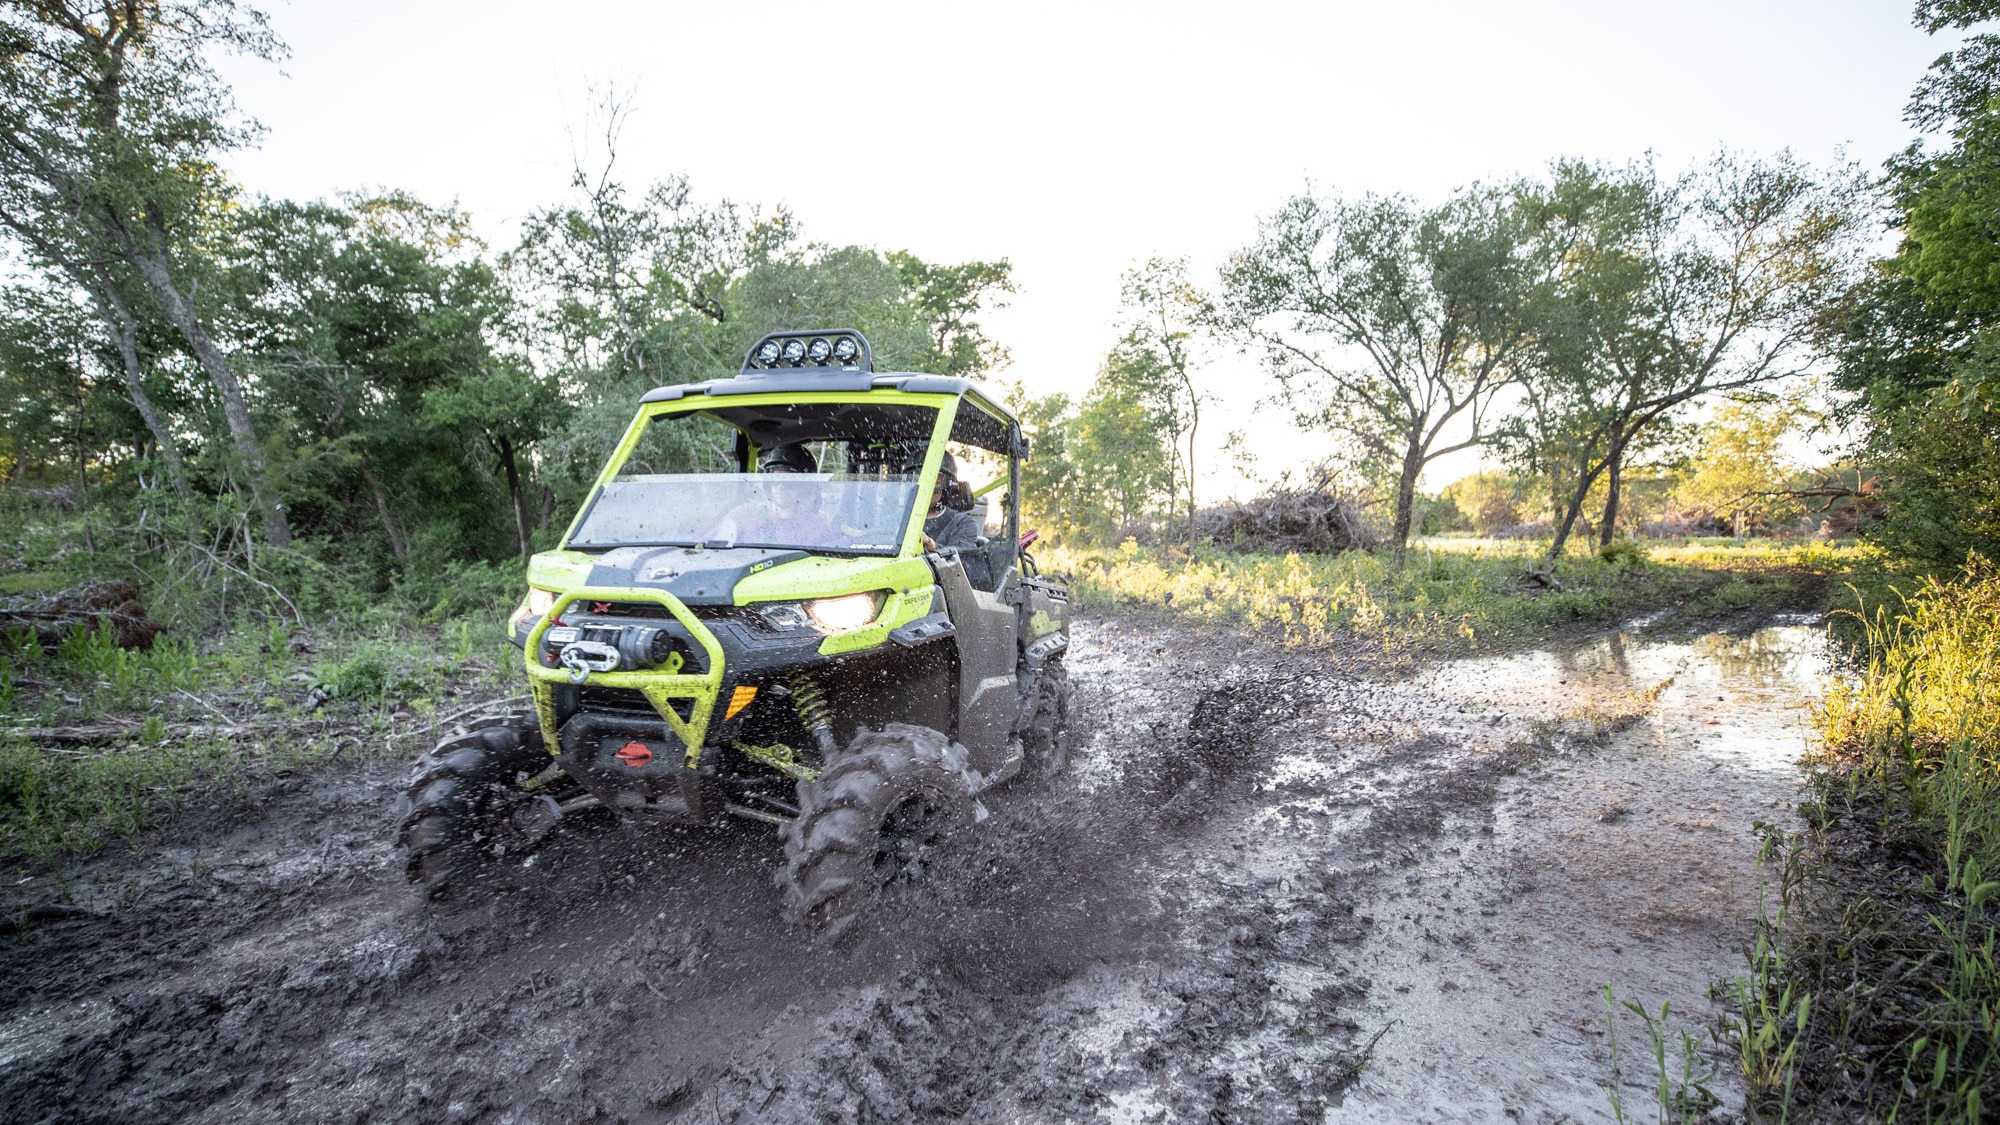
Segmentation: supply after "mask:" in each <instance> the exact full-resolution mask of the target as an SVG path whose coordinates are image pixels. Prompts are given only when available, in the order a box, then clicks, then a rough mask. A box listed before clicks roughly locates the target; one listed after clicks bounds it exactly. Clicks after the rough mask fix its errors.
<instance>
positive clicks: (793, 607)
mask: <svg viewBox="0 0 2000 1125" xmlns="http://www.w3.org/2000/svg"><path fill="white" fill-rule="evenodd" d="M743 608H744V610H745V611H746V612H748V613H749V614H750V616H752V617H754V618H756V619H757V621H758V623H760V624H762V625H763V626H764V628H766V629H769V630H771V631H772V632H774V633H789V632H791V631H792V630H794V629H808V628H811V627H812V623H813V620H812V617H811V616H810V615H808V614H807V613H806V607H804V606H802V605H800V604H799V603H797V602H759V603H757V604H755V605H747V606H744V607H743Z"/></svg>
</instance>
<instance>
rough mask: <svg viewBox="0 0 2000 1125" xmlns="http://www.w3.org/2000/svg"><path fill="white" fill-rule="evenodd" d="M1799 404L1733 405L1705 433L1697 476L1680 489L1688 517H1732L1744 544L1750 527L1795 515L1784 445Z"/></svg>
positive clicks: (1693, 468) (1697, 458) (1679, 499)
mask: <svg viewBox="0 0 2000 1125" xmlns="http://www.w3.org/2000/svg"><path fill="white" fill-rule="evenodd" d="M1799 414H1800V411H1799V409H1798V407H1797V406H1796V405H1795V404H1792V403H1783V402H1773V403H1730V404H1728V405H1725V406H1722V407H1720V408H1718V409H1717V410H1716V412H1715V417H1714V418H1712V419H1710V420H1709V422H1708V423H1707V424H1706V425H1704V426H1703V427H1702V428H1701V445H1700V448H1699V450H1698V451H1697V452H1696V453H1695V456H1694V458H1693V460H1692V462H1691V471H1690V472H1688V473H1687V475H1685V476H1683V477H1682V478H1681V480H1680V483H1679V485H1678V486H1677V487H1676V488H1675V489H1674V501H1675V502H1676V503H1677V504H1679V505H1680V506H1681V508H1682V509H1683V510H1686V511H1701V512H1708V513H1710V514H1712V515H1718V516H1727V517H1728V518H1729V520H1730V522H1731V523H1732V524H1733V525H1734V526H1735V530H1736V537H1737V538H1738V539H1741V538H1743V536H1744V534H1745V533H1746V532H1747V531H1748V530H1749V526H1750V523H1751V522H1752V521H1753V520H1755V521H1764V520H1770V519H1773V518H1776V517H1777V516H1779V515H1782V514H1784V513H1786V512H1791V511H1795V510H1796V509H1797V506H1798V505H1797V502H1796V501H1795V500H1793V499H1792V498H1791V496H1790V493H1789V491H1788V490H1787V488H1786V485H1787V483H1788V482H1789V480H1790V478H1791V476H1792V473H1793V466H1792V465H1791V464H1790V462H1789V460H1788V459H1787V458H1786V457H1785V453H1784V448H1783V439H1784V436H1785V434H1786V433H1787V432H1788V431H1789V430H1791V429H1792V427H1793V424H1794V423H1795V422H1796V421H1797V420H1798V417H1799Z"/></svg>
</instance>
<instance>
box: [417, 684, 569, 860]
mask: <svg viewBox="0 0 2000 1125" xmlns="http://www.w3.org/2000/svg"><path fill="white" fill-rule="evenodd" d="M548 764H549V753H548V750H547V748H546V747H544V746H543V744H542V736H541V727H540V725H539V724H538V723H537V721H536V719H535V714H534V712H532V711H513V712H509V713H508V714H507V716H506V717H505V718H503V719H500V720H498V721H490V720H489V721H487V722H485V723H483V724H481V725H479V726H476V727H470V728H460V729H458V730H456V731H454V732H453V733H451V734H449V735H447V736H446V737H445V738H444V739H443V740H441V741H440V742H439V743H438V744H437V746H435V747H434V748H432V749H431V750H429V751H427V752H425V754H424V755H423V756H422V757H421V758H419V759H417V766H416V769H415V770H414V771H412V773H411V775H410V785H409V789H408V792H407V796H406V797H405V801H406V802H407V805H406V808H405V811H404V814H403V821H402V828H401V832H400V837H401V843H402V845H403V849H404V853H405V856H406V859H405V866H404V873H405V874H406V875H407V876H408V878H409V880H410V882H411V884H413V885H414V886H416V887H417V888H418V889H419V890H422V891H423V892H424V893H425V894H427V895H433V896H435V895H440V894H443V893H444V892H445V891H446V890H448V889H449V888H450V887H451V886H452V885H453V884H454V883H455V882H458V881H459V880H461V879H462V878H464V877H465V876H466V875H468V874H470V873H471V872H472V871H474V870H476V869H477V867H478V866H479V864H480V863H482V862H484V861H485V860H486V859H487V857H488V856H489V855H490V854H492V852H493V851H494V847H495V845H496V844H497V843H498V842H499V840H500V838H501V835H502V833H503V831H504V830H505V827H506V822H507V817H508V815H509V814H510V813H511V812H512V811H513V809H514V807H515V806H517V805H518V804H520V803H521V801H522V800H524V799H525V794H523V793H522V791H521V790H520V789H519V788H518V783H519V782H520V781H521V780H522V778H523V775H526V776H529V777H532V776H534V775H535V774H537V773H540V772H541V771H542V770H544V769H546V768H548Z"/></svg>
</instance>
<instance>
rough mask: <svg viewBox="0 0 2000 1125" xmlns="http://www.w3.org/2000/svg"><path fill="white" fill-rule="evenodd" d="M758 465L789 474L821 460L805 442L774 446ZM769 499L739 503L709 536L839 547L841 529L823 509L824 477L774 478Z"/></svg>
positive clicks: (808, 470) (768, 490) (761, 469)
mask: <svg viewBox="0 0 2000 1125" xmlns="http://www.w3.org/2000/svg"><path fill="white" fill-rule="evenodd" d="M757 471H758V472H760V473H768V474H771V475H773V476H776V477H779V478H784V477H787V476H794V475H801V474H808V473H817V472H819V463H818V462H817V461H815V460H814V459H813V455H812V450H810V449H807V448H806V447H805V446H803V445H798V444H790V445H779V446H774V447H773V448H772V449H771V450H770V451H769V452H767V453H765V454H763V455H762V456H761V457H759V458H758V462H757ZM764 492H765V495H766V496H767V497H768V499H765V500H752V501H749V502H748V503H743V504H738V505H737V506H736V507H734V508H731V509H730V510H729V514H728V515H726V516H723V517H722V522H721V523H719V524H717V525H716V526H715V530H714V531H712V532H710V533H709V538H710V539H720V540H723V541H725V542H728V543H746V544H755V545H758V546H769V547H834V546H838V545H839V538H840V537H839V535H838V534H836V533H835V532H834V529H833V524H831V523H829V522H828V521H827V518H826V517H825V516H823V515H820V513H819V482H818V481H813V480H799V481H788V480H782V479H780V480H772V481H769V482H766V484H765V488H764Z"/></svg>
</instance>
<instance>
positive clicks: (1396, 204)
mask: <svg viewBox="0 0 2000 1125" xmlns="http://www.w3.org/2000/svg"><path fill="white" fill-rule="evenodd" d="M1526 251H1527V243H1526V238H1525V232H1524V229H1523V227H1522V224H1521V221H1520V219H1519V217H1518V216H1517V214H1516V211H1515V208H1514V207H1513V206H1512V205H1511V202H1510V199H1509V197H1508V194H1507V193H1505V192H1502V191H1498V190H1494V189H1490V188H1480V187H1475V188H1469V189H1466V190H1464V191H1461V192H1459V193H1457V194H1456V195H1454V196H1452V198H1450V199H1449V200H1447V201H1446V202H1445V203H1444V204H1442V205H1440V206H1437V207H1432V208H1425V207H1420V206H1418V205H1417V204H1415V203H1413V202H1411V201H1409V200H1406V199H1402V198H1400V197H1395V198H1383V197H1379V196H1372V195H1371V196H1365V197H1363V198H1362V199H1360V200H1357V201H1344V200H1340V199H1330V200H1320V199H1314V198H1312V197H1309V196H1299V197H1296V198H1294V199H1292V200H1291V201H1290V202H1288V203H1286V204H1285V205H1284V206H1283V207H1281V208H1280V209H1279V210H1278V211H1277V213H1276V214H1275V215H1273V216H1272V217H1270V218H1269V219H1266V220H1264V222H1263V223H1262V224H1261V229H1260V233H1259V236H1258V239H1257V241H1256V242H1255V243H1254V244H1253V245H1251V246H1250V247H1249V248H1247V249H1245V250H1243V251H1241V252H1239V253H1238V254H1237V255H1236V256H1235V257H1234V258H1233V259H1231V261H1230V264H1229V266H1228V267H1227V268H1226V269H1225V270H1224V276H1223V281H1224V294H1223V298H1222V302H1223V318H1224V323H1225V325H1226V327H1227V330H1228V331H1229V332H1230V333H1231V334H1232V335H1234V336H1235V337H1236V338H1237V339H1239V340H1241V341H1243V342H1244V343H1246V344H1248V345H1251V346H1256V347H1260V348H1262V349H1263V351H1264V354H1265V358H1266V360H1267V362H1268V364H1269V366H1270V369H1271V370H1272V372H1273V374H1275V375H1276V376H1277V378H1278V380H1279V384H1280V386H1281V388H1282V394H1283V396H1284V399H1285V401H1287V402H1288V403H1290V404H1291V405H1292V406H1293V408H1294V409H1295V410H1297V411H1298V413H1299V416H1300V420H1301V422H1302V423H1304V424H1307V425H1310V426H1314V427H1317V428H1321V429H1325V430H1331V431H1335V432H1341V433H1345V434H1347V435H1348V436H1350V437H1352V438H1354V439H1355V440H1357V441H1359V442H1360V443H1361V444H1362V446H1363V447H1364V448H1369V449H1372V450H1375V451H1377V453H1378V456H1380V457H1381V458H1382V459H1383V460H1384V461H1385V463H1386V464H1387V465H1389V466H1393V469H1394V473H1395V480H1396V483H1395V486H1394V487H1395V516H1394V522H1393V525H1392V527H1391V531H1390V540H1391V542H1392V543H1393V544H1394V545H1395V552H1396V559H1397V562H1398V565H1400V564H1401V561H1402V558H1403V553H1404V551H1405V550H1406V548H1407V546H1408V543H1409V537H1410V521H1411V512H1412V510H1413V507H1414V502H1415V499H1416V487H1417V478H1418V476H1419V475H1420V474H1421V473H1422V472H1423V469H1424V466H1425V465H1428V464H1430V463H1431V462H1432V461H1434V460H1436V459H1437V458H1439V457H1442V456H1445V455H1446V454H1448V453H1455V452H1457V451H1459V450H1462V449H1467V448H1470V447H1472V446H1474V445H1477V444H1479V443H1480V442H1482V441H1484V440H1485V439H1486V437H1487V435H1488V427H1489V424H1490V412H1491V409H1492V407H1493V403H1494V398H1495V396H1496V395H1497V394H1498V393H1499V391H1500V389H1501V388H1502V387H1504V386H1505V385H1506V384H1507V383H1508V382H1509V381H1510V380H1511V379H1512V378H1513V377H1514V375H1515V373H1516V365H1517V362H1518V358H1519V353H1520V351H1521V347H1522V343H1523V341H1524V339H1525V337H1526V334H1527V325H1526V321H1525V319H1524V316H1523V313H1524V310H1525V308H1526V306H1527V303H1528V299H1529V296H1530V293H1531V289H1532V285H1533V282H1534V280H1535V268H1534V264H1533V263H1532V262H1530V261H1529V259H1528V257H1527V253H1526Z"/></svg>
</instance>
